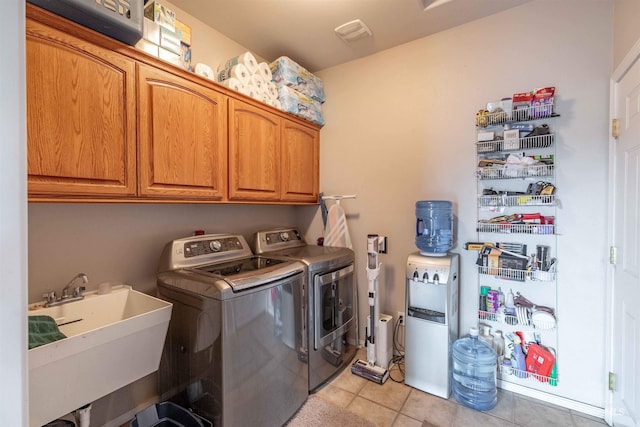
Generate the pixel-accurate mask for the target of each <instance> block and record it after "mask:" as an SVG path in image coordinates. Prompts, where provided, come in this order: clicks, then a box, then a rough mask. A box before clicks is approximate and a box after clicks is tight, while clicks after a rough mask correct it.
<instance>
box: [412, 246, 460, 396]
mask: <svg viewBox="0 0 640 427" xmlns="http://www.w3.org/2000/svg"><path fill="white" fill-rule="evenodd" d="M458 263H459V256H458V254H453V253H449V254H447V255H445V256H439V257H432V256H424V255H421V254H420V253H419V252H416V253H413V254H411V255H409V258H408V260H407V276H406V277H407V289H406V292H407V293H406V308H405V311H406V320H405V380H404V382H405V384H407V385H410V386H411V387H414V388H417V389H420V390H422V391H426V392H427V393H431V394H434V395H436V396H440V397H443V398H445V399H447V398H448V397H449V394H450V392H451V379H450V377H451V358H450V356H449V350H450V348H451V345H452V344H453V342H454V341H455V340H456V339H457V338H458V288H459V284H458Z"/></svg>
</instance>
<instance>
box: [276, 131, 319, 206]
mask: <svg viewBox="0 0 640 427" xmlns="http://www.w3.org/2000/svg"><path fill="white" fill-rule="evenodd" d="M281 135H282V169H281V172H280V176H281V185H282V196H281V200H283V201H290V202H311V203H314V202H317V201H318V186H319V184H318V177H319V167H320V166H319V151H320V146H319V144H320V134H319V131H318V130H317V129H312V128H309V127H306V126H302V125H300V124H297V123H295V122H292V121H289V120H286V119H282V127H281Z"/></svg>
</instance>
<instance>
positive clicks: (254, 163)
mask: <svg viewBox="0 0 640 427" xmlns="http://www.w3.org/2000/svg"><path fill="white" fill-rule="evenodd" d="M280 159H281V157H280V118H279V117H278V116H276V115H275V114H271V113H269V112H267V111H264V110H261V109H259V108H257V107H254V106H252V105H249V104H247V103H244V102H242V101H238V100H235V99H230V100H229V200H255V201H277V200H279V199H280V168H281V166H282V165H281V160H280Z"/></svg>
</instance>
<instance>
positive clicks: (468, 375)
mask: <svg viewBox="0 0 640 427" xmlns="http://www.w3.org/2000/svg"><path fill="white" fill-rule="evenodd" d="M451 357H452V358H453V381H452V390H453V396H454V397H455V398H456V400H457V401H458V402H460V403H462V404H463V405H464V406H467V407H469V408H471V409H475V410H478V411H488V410H490V409H493V408H494V407H495V406H496V403H498V390H497V388H496V380H497V371H496V364H497V363H496V362H497V357H498V356H497V355H496V352H495V350H494V349H493V348H491V346H489V345H488V344H487V343H485V342H483V341H482V340H480V339H478V328H470V330H469V336H468V337H465V338H460V339H458V340H456V341H455V342H454V343H453V346H452V347H451Z"/></svg>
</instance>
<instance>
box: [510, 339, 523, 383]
mask: <svg viewBox="0 0 640 427" xmlns="http://www.w3.org/2000/svg"><path fill="white" fill-rule="evenodd" d="M511 366H512V367H513V374H514V375H515V376H516V377H518V378H526V377H527V364H526V362H525V358H524V353H523V352H522V346H521V345H520V342H515V341H514V343H513V353H512V357H511Z"/></svg>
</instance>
